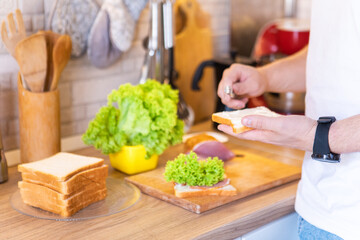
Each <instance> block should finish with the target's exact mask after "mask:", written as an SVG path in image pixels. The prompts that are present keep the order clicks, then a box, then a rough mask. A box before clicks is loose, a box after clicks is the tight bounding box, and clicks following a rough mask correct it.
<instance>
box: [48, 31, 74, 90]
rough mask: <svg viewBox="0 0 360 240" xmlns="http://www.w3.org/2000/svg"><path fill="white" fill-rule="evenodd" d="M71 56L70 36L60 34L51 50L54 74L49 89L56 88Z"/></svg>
mask: <svg viewBox="0 0 360 240" xmlns="http://www.w3.org/2000/svg"><path fill="white" fill-rule="evenodd" d="M70 56H71V38H70V36H68V35H61V36H60V37H59V39H58V40H57V41H56V43H55V46H54V50H53V66H54V75H53V78H52V82H51V85H50V86H51V87H50V90H51V91H53V90H55V89H56V88H57V86H58V82H59V78H60V75H61V73H62V71H63V70H64V68H65V66H66V64H67V63H68V61H69V59H70Z"/></svg>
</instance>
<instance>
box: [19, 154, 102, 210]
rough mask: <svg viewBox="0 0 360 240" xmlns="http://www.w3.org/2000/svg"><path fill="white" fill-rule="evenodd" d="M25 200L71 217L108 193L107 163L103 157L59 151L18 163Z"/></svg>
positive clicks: (21, 189)
mask: <svg viewBox="0 0 360 240" xmlns="http://www.w3.org/2000/svg"><path fill="white" fill-rule="evenodd" d="M18 170H19V172H21V176H22V181H19V183H18V186H19V188H20V194H21V198H22V200H23V201H24V203H26V204H28V205H31V206H34V207H38V208H41V209H43V210H46V211H49V212H53V213H56V214H59V215H61V216H63V217H69V216H71V215H73V214H75V213H76V212H77V211H79V210H81V209H83V208H85V207H87V206H88V205H90V204H92V203H94V202H97V201H100V200H102V199H104V198H105V197H106V194H107V189H106V177H107V175H108V166H107V165H105V164H104V160H103V159H101V158H94V157H86V156H80V155H76V154H71V153H64V152H62V153H58V154H56V155H54V156H52V157H49V158H46V159H44V160H40V161H37V162H31V163H24V164H20V165H19V166H18Z"/></svg>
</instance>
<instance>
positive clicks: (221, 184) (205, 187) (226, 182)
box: [190, 178, 230, 189]
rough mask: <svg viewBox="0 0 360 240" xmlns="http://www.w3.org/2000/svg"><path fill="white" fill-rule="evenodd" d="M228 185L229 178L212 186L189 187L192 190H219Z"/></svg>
mask: <svg viewBox="0 0 360 240" xmlns="http://www.w3.org/2000/svg"><path fill="white" fill-rule="evenodd" d="M229 184H230V178H225V179H224V180H222V181H220V182H218V183H216V184H214V185H212V186H190V188H192V189H209V188H221V187H224V186H226V185H229Z"/></svg>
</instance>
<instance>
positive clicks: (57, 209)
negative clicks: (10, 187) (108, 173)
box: [20, 188, 107, 217]
mask: <svg viewBox="0 0 360 240" xmlns="http://www.w3.org/2000/svg"><path fill="white" fill-rule="evenodd" d="M20 193H21V197H22V199H23V201H24V203H25V204H28V205H30V206H33V207H38V208H41V209H43V210H45V211H49V212H52V213H55V214H59V215H61V216H62V217H70V216H72V215H74V214H75V213H76V212H78V211H80V210H81V209H83V208H85V207H87V206H89V205H90V204H92V203H95V202H98V201H101V200H103V199H104V198H105V197H106V196H107V190H106V188H105V189H101V190H98V191H97V192H94V193H92V194H89V195H87V196H86V197H85V198H84V199H85V200H83V201H79V202H77V203H76V204H73V205H58V204H55V203H53V202H52V201H49V200H48V199H47V198H39V197H38V196H36V195H34V194H31V192H29V191H21V190H20Z"/></svg>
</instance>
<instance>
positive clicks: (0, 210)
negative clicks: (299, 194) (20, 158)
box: [0, 122, 304, 239]
mask: <svg viewBox="0 0 360 240" xmlns="http://www.w3.org/2000/svg"><path fill="white" fill-rule="evenodd" d="M211 126H212V123H211V122H205V123H201V124H198V125H196V126H194V127H193V128H192V129H191V131H207V130H210V129H211ZM229 139H230V141H231V143H233V144H238V145H239V147H241V148H243V149H247V151H251V152H253V153H256V154H260V155H262V156H266V157H269V158H273V159H275V160H278V161H281V162H284V163H287V164H292V165H296V166H301V162H302V158H303V155H304V152H303V151H299V150H295V149H290V148H284V147H278V146H273V145H269V144H264V143H259V142H250V141H244V140H239V139H235V138H232V137H229ZM182 151H183V145H182V144H178V145H176V146H173V147H170V148H169V149H167V150H166V151H165V152H164V153H163V154H162V155H161V156H160V158H159V167H161V166H164V165H165V163H166V161H167V160H169V159H173V158H175V157H176V156H177V155H178V154H179V153H180V152H182ZM75 153H77V154H82V155H88V156H95V157H103V158H104V159H105V162H107V163H109V159H108V157H107V156H104V155H102V154H101V153H100V152H99V151H97V150H95V149H94V148H92V147H89V148H85V149H79V150H77V151H75ZM109 175H110V176H111V177H113V178H124V177H125V176H126V175H125V174H123V173H120V172H118V171H116V170H114V169H113V168H111V167H110V168H109ZM20 179H21V175H20V173H18V172H17V169H16V167H11V168H9V180H8V182H6V183H4V184H0V193H1V194H0V226H1V231H0V239H29V238H31V239H235V238H238V237H239V236H242V239H256V238H250V237H251V236H252V235H251V234H253V235H254V236H257V235H258V234H260V233H256V231H259V232H261V231H265V230H266V229H267V228H269V227H268V225H267V224H269V223H270V224H272V222H273V221H275V222H274V223H275V225H276V226H278V225H277V224H276V223H277V222H276V220H277V219H281V218H282V217H284V216H287V215H288V214H291V213H293V212H294V202H295V194H296V189H297V181H293V182H290V183H287V184H284V185H281V186H279V187H275V188H272V189H269V190H266V191H263V192H260V193H257V194H254V195H251V196H249V197H246V198H243V199H239V200H236V201H234V202H231V203H228V204H226V205H224V206H221V207H218V208H215V209H212V210H209V211H206V212H204V213H202V214H196V213H192V212H190V211H187V210H185V209H183V208H180V207H177V206H175V205H172V204H169V203H166V202H164V201H161V200H159V199H156V198H153V197H150V196H148V195H145V194H142V196H141V197H140V200H139V201H138V202H137V203H136V204H135V205H134V206H132V207H130V208H128V209H126V210H124V211H122V212H119V213H117V214H113V215H110V216H106V217H101V218H96V219H91V220H86V221H78V222H65V221H51V220H41V219H36V218H32V217H29V216H25V215H22V214H20V213H18V212H17V211H15V210H14V209H12V207H11V205H10V202H9V198H10V196H11V195H12V194H13V193H14V192H15V191H16V190H17V182H18V181H19V180H20ZM279 221H280V222H282V220H279ZM285 222H286V221H285ZM287 222H288V221H287ZM288 223H290V222H288ZM294 224H295V227H296V222H294ZM275 225H270V226H275ZM262 226H264V227H263V228H262ZM279 226H280V227H277V228H276V227H275V228H274V227H273V228H272V229H273V232H277V230H276V229H279V228H281V229H282V230H281V231H282V232H283V228H285V227H282V226H284V225H279ZM255 229H257V230H255ZM262 229H265V230H262ZM254 230H255V231H254ZM266 233H268V234H269V232H266ZM259 236H260V235H259ZM240 239H241V238H240Z"/></svg>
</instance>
